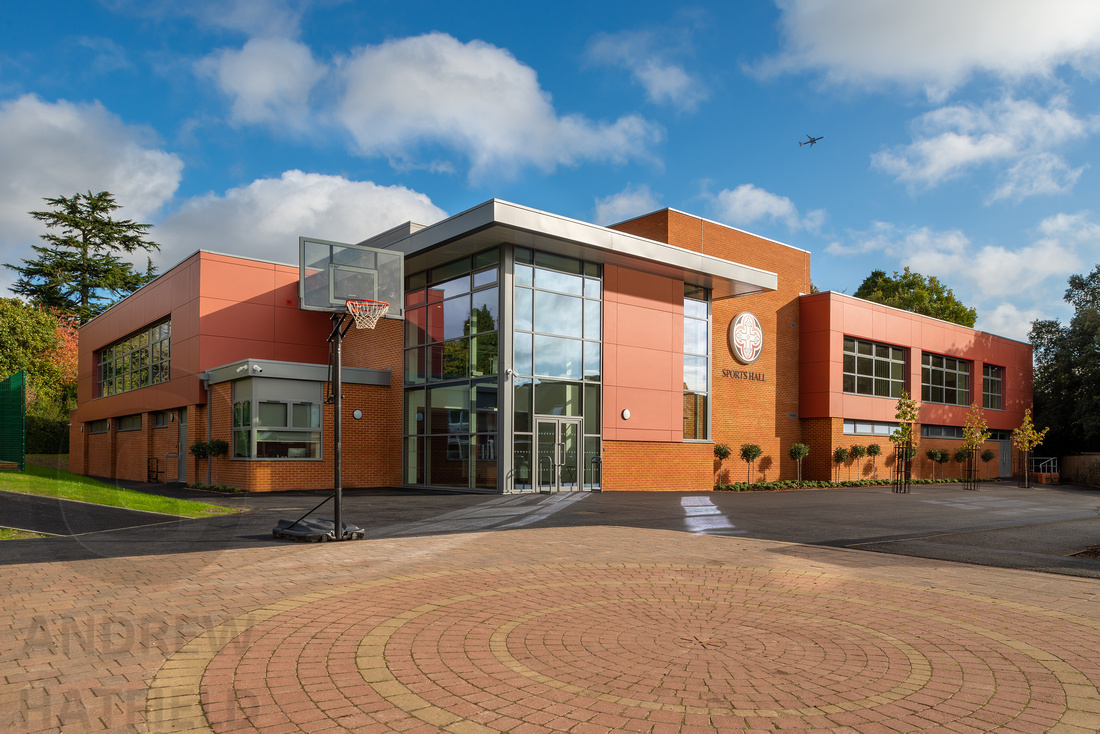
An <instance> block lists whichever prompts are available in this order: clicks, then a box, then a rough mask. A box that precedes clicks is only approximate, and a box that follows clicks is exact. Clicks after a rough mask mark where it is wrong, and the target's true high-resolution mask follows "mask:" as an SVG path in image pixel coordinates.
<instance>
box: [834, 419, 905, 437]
mask: <svg viewBox="0 0 1100 734" xmlns="http://www.w3.org/2000/svg"><path fill="white" fill-rule="evenodd" d="M897 427H898V424H897V423H876V422H874V421H853V420H846V421H844V434H845V435H847V436H889V435H890V434H892V433H893V432H894V431H895V430H897Z"/></svg>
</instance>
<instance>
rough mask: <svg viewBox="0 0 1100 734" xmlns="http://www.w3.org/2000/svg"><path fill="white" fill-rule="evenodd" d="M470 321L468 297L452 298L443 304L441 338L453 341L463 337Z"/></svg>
mask: <svg viewBox="0 0 1100 734" xmlns="http://www.w3.org/2000/svg"><path fill="white" fill-rule="evenodd" d="M469 320H470V299H469V297H462V298H452V299H451V300H449V301H444V302H443V338H444V339H455V338H457V337H460V336H465V335H466V334H467V333H468V332H467V331H466V328H467V325H468V322H469Z"/></svg>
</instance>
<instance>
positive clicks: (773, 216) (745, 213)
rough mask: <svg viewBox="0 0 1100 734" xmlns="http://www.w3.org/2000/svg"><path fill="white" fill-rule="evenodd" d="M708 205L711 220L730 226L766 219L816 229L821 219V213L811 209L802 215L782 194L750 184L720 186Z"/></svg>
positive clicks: (741, 225)
mask: <svg viewBox="0 0 1100 734" xmlns="http://www.w3.org/2000/svg"><path fill="white" fill-rule="evenodd" d="M709 208H710V211H711V214H712V216H713V217H714V218H715V219H718V220H720V221H723V222H726V223H728V224H731V225H733V226H734V227H743V226H746V225H748V224H751V223H753V222H756V221H759V220H762V219H767V220H771V221H775V222H782V223H783V224H785V225H787V227H789V228H790V229H792V230H798V229H805V230H810V231H814V230H817V229H818V228H819V227H820V226H821V225H822V223H823V222H824V221H825V212H824V211H823V210H821V209H815V210H813V211H811V212H808V213H807V214H806V215H805V216H802V215H800V214H799V212H798V207H796V206H795V205H794V202H792V201H791V200H790V199H789V198H787V197H786V196H779V195H778V194H773V193H771V192H769V191H766V190H764V189H761V188H758V187H756V186H753V185H752V184H741V185H740V186H738V187H737V188H736V189H732V190H731V189H723V190H722V191H720V192H718V194H716V195H715V196H713V197H711V201H710V204H709Z"/></svg>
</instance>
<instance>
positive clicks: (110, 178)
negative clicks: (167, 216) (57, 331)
mask: <svg viewBox="0 0 1100 734" xmlns="http://www.w3.org/2000/svg"><path fill="white" fill-rule="evenodd" d="M156 145H157V140H156V137H155V135H154V134H153V133H152V132H151V131H149V130H147V129H146V128H143V127H138V126H134V125H127V124H126V123H124V122H123V121H122V120H121V119H120V118H119V117H118V116H116V115H114V114H112V113H111V112H109V111H108V110H107V109H106V108H104V107H103V105H101V104H99V103H98V102H94V103H90V104H75V103H72V102H66V101H64V100H62V101H58V102H46V101H43V100H42V99H40V98H38V97H36V96H34V95H25V96H23V97H19V98H17V99H11V100H7V101H4V102H2V103H0V170H3V171H4V175H3V176H2V177H0V263H12V264H17V263H18V260H19V259H21V258H29V257H31V256H32V254H33V253H32V252H31V249H30V246H31V245H32V244H36V243H38V241H39V240H38V236H39V235H40V234H42V232H43V231H44V230H43V228H42V225H41V223H39V222H37V221H35V220H34V219H32V218H31V217H30V216H28V215H27V212H28V211H31V210H32V209H33V210H40V209H43V208H45V207H46V204H45V202H43V201H42V199H43V198H45V197H57V196H72V195H73V194H75V193H77V192H86V191H92V192H99V191H110V192H111V193H112V194H113V195H114V196H115V200H116V201H117V202H118V203H119V204H121V205H122V206H123V209H122V210H120V211H119V212H118V213H117V215H118V216H122V217H123V218H126V219H133V220H135V221H138V222H143V221H149V218H150V217H151V216H152V215H153V214H155V213H156V212H157V210H158V209H160V207H161V206H162V205H163V204H164V203H165V202H167V201H168V200H169V199H171V198H172V196H173V194H174V193H175V191H176V188H177V187H178V186H179V182H180V177H181V173H182V170H183V162H182V161H181V160H180V159H179V157H178V156H176V155H174V154H172V153H167V152H165V151H163V150H159V149H158V148H157V147H156ZM13 275H14V274H13V273H12V272H11V271H9V270H8V269H7V268H0V288H3V289H6V288H7V287H8V286H9V285H10V284H11V283H13V282H14V278H13V277H12V276H13Z"/></svg>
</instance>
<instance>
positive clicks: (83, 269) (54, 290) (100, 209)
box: [5, 191, 160, 324]
mask: <svg viewBox="0 0 1100 734" xmlns="http://www.w3.org/2000/svg"><path fill="white" fill-rule="evenodd" d="M46 202H47V203H48V204H49V205H50V207H51V208H50V209H49V210H46V211H34V212H30V215H31V216H32V217H34V218H35V219H37V220H39V221H40V222H43V223H45V225H46V230H47V232H46V234H44V235H42V239H43V240H45V242H46V244H45V245H35V246H34V251H35V253H36V256H35V257H34V258H33V259H30V260H23V264H22V265H11V264H5V267H7V268H10V269H11V270H14V271H15V272H17V273H19V277H18V278H17V279H16V281H15V284H14V285H13V286H12V287H11V290H12V292H13V293H16V294H18V295H21V296H25V297H27V298H29V299H30V300H31V301H32V302H34V303H35V304H38V305H42V306H46V307H47V308H51V309H55V310H58V311H61V312H64V313H71V314H75V315H76V316H77V317H78V318H79V319H80V323H81V324H85V323H87V322H88V321H90V320H91V319H92V318H94V317H95V316H96V315H97V314H100V313H102V312H103V311H105V310H106V309H107V308H109V307H110V306H111V305H112V304H114V303H115V302H117V301H118V300H120V299H122V298H124V297H126V296H127V295H129V294H130V293H132V292H134V291H135V290H137V289H138V288H140V287H141V286H143V285H145V284H146V283H148V282H149V281H151V280H152V279H153V278H155V277H156V268H154V267H153V261H152V260H150V259H148V258H147V260H148V264H147V266H146V269H145V272H144V273H142V272H139V271H137V270H135V269H134V266H133V265H132V264H130V263H128V262H126V261H125V260H123V259H122V258H121V257H120V255H121V254H130V253H134V252H136V251H138V250H146V251H153V250H159V249H160V246H159V245H158V244H156V243H155V242H151V241H149V240H147V239H145V235H146V233H147V232H148V230H149V229H150V228H151V227H152V225H151V224H137V223H135V222H134V221H133V220H130V219H114V218H112V216H111V214H112V212H114V211H115V210H117V209H121V208H122V207H121V205H120V204H117V203H116V202H115V200H114V197H113V196H111V194H110V193H108V192H106V191H100V192H99V193H98V194H93V193H92V192H91V191H89V192H87V193H86V194H81V193H77V194H74V195H73V196H71V197H66V196H61V197H58V198H56V199H46Z"/></svg>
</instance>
